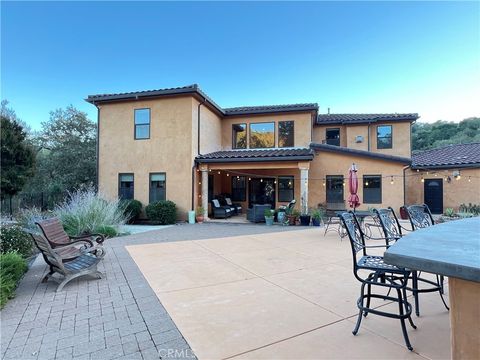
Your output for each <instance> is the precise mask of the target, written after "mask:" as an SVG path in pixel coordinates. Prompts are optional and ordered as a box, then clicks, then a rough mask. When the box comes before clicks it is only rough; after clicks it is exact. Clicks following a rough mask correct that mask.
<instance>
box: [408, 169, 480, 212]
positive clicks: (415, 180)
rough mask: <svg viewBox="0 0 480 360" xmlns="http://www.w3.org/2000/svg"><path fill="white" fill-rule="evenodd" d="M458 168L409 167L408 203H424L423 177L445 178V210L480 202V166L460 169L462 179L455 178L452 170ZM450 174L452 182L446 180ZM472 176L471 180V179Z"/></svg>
mask: <svg viewBox="0 0 480 360" xmlns="http://www.w3.org/2000/svg"><path fill="white" fill-rule="evenodd" d="M454 170H456V169H448V170H431V171H428V174H427V171H418V172H417V171H416V170H411V169H408V170H407V171H406V187H407V196H406V202H407V204H423V203H424V202H425V198H424V185H425V183H422V181H421V179H422V176H423V178H424V179H439V178H442V179H444V180H443V210H444V211H445V209H446V208H453V209H454V210H456V211H457V210H458V208H459V206H460V205H461V204H462V203H463V204H468V203H472V204H480V168H477V169H463V170H460V175H461V176H460V180H455V178H454V177H453V175H452V172H453V171H454ZM446 176H450V179H451V180H450V183H449V182H448V181H445V177H446ZM469 176H470V181H469Z"/></svg>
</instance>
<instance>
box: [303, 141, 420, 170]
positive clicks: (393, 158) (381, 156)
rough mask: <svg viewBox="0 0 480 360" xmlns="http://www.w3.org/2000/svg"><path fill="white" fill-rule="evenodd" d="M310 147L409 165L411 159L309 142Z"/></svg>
mask: <svg viewBox="0 0 480 360" xmlns="http://www.w3.org/2000/svg"><path fill="white" fill-rule="evenodd" d="M310 147H311V148H312V149H314V150H319V151H326V152H335V153H342V154H347V155H352V156H363V157H368V158H372V159H379V160H385V161H393V162H399V163H402V164H406V165H409V164H410V163H411V159H410V158H407V157H403V156H394V155H386V154H381V153H376V152H372V151H366V150H357V149H351V148H347V147H343V146H335V145H328V144H317V143H312V144H310Z"/></svg>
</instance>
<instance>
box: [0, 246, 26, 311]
mask: <svg viewBox="0 0 480 360" xmlns="http://www.w3.org/2000/svg"><path fill="white" fill-rule="evenodd" d="M27 268H28V267H27V262H26V261H25V260H24V259H23V258H22V257H21V256H20V255H19V254H17V253H16V252H9V253H6V254H0V308H2V307H3V306H4V305H5V304H6V303H7V301H8V299H11V298H12V297H13V296H14V294H15V289H16V288H17V284H18V282H19V281H20V279H21V278H22V276H23V274H25V272H26V271H27Z"/></svg>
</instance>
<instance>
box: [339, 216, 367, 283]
mask: <svg viewBox="0 0 480 360" xmlns="http://www.w3.org/2000/svg"><path fill="white" fill-rule="evenodd" d="M340 219H341V221H342V223H343V225H344V226H345V229H346V232H347V236H348V238H349V240H350V245H351V248H352V256H353V269H354V273H355V274H356V272H357V256H358V253H359V252H362V255H363V256H365V255H367V252H366V249H365V237H364V234H363V232H362V229H361V227H360V223H359V221H358V219H357V217H356V216H355V214H354V213H353V212H344V213H342V214H340Z"/></svg>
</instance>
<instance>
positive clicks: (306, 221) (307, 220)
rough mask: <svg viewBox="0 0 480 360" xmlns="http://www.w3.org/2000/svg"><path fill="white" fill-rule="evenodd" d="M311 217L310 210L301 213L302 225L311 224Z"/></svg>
mask: <svg viewBox="0 0 480 360" xmlns="http://www.w3.org/2000/svg"><path fill="white" fill-rule="evenodd" d="M310 219H311V216H310V214H309V212H308V211H306V212H304V213H303V214H302V215H300V225H302V226H310Z"/></svg>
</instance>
